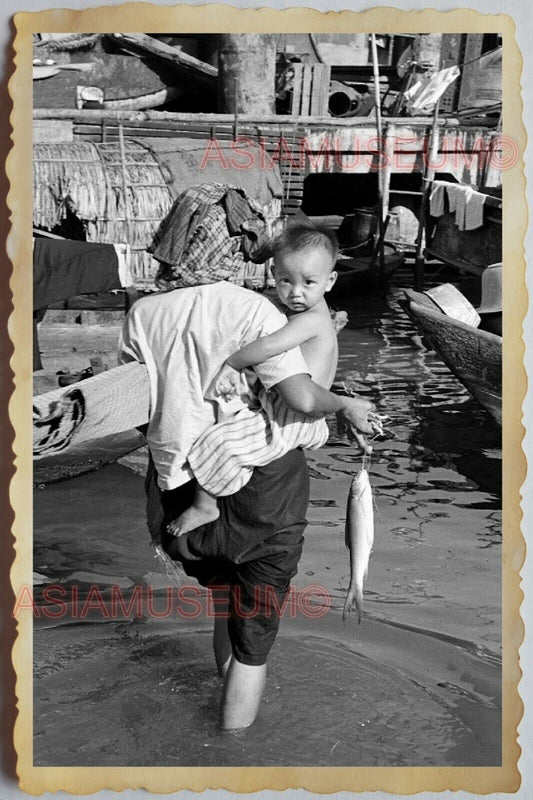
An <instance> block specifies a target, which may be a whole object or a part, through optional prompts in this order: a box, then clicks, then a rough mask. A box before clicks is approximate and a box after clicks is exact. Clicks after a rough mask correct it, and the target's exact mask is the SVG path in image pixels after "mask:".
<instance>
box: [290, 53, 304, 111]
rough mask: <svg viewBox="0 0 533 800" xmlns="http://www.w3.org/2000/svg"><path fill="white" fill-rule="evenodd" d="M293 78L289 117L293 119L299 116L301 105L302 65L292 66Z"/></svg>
mask: <svg viewBox="0 0 533 800" xmlns="http://www.w3.org/2000/svg"><path fill="white" fill-rule="evenodd" d="M293 68H294V78H293V82H292V104H291V115H292V116H293V117H298V116H300V113H301V105H302V77H303V64H294V67H293Z"/></svg>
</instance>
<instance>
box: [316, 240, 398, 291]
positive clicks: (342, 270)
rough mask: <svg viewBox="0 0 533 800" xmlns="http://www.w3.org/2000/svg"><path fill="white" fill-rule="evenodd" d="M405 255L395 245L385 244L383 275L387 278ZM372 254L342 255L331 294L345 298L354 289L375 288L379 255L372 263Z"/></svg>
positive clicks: (377, 281)
mask: <svg viewBox="0 0 533 800" xmlns="http://www.w3.org/2000/svg"><path fill="white" fill-rule="evenodd" d="M345 252H346V251H345ZM404 259H405V256H404V254H403V253H398V252H397V251H396V250H395V249H394V248H393V247H389V246H385V259H384V270H383V277H384V278H387V277H389V276H390V275H391V273H392V272H393V271H394V270H395V269H396V268H397V267H399V266H400V265H401V264H403V262H404ZM372 261H373V259H372V256H371V255H361V256H355V255H354V256H353V257H352V256H347V257H341V258H339V259H338V260H337V263H336V264H335V269H336V271H337V274H338V277H337V281H336V283H335V285H334V287H333V289H332V290H331V296H335V297H336V298H340V297H342V298H343V299H345V300H346V299H348V298H349V293H351V292H353V291H359V292H360V291H369V290H371V289H375V288H376V287H377V286H378V284H379V277H380V274H379V255H378V257H377V258H376V259H375V261H374V263H372Z"/></svg>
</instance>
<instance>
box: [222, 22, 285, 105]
mask: <svg viewBox="0 0 533 800" xmlns="http://www.w3.org/2000/svg"><path fill="white" fill-rule="evenodd" d="M275 82H276V36H275V35H272V34H259V33H222V34H220V46H219V51H218V105H219V112H221V113H226V114H227V113H229V114H259V115H263V114H274V113H275V111H276V101H275Z"/></svg>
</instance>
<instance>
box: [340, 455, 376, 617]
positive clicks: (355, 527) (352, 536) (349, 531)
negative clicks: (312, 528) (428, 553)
mask: <svg viewBox="0 0 533 800" xmlns="http://www.w3.org/2000/svg"><path fill="white" fill-rule="evenodd" d="M365 459H366V456H363V463H362V466H361V469H360V470H359V472H358V473H357V475H355V476H354V478H353V479H352V483H351V485H350V491H349V493H348V504H347V507H346V528H345V543H346V547H347V548H348V550H349V551H350V585H349V587H348V591H347V593H346V599H345V601H344V608H343V611H342V618H343V619H344V620H345V619H346V617H347V615H348V614H349V613H350V612H351V610H352V608H353V605H354V603H355V607H356V610H357V621H358V622H361V614H362V611H363V583H364V581H365V580H366V577H367V575H368V563H369V561H370V553H371V552H372V547H373V545H374V509H373V507H372V488H371V486H370V479H369V475H368V470H367V469H366V466H365Z"/></svg>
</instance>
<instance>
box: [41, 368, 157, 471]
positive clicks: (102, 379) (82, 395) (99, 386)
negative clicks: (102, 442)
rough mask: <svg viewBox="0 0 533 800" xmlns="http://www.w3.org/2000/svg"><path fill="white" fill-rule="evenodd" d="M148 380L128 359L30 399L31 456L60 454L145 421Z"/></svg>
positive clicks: (143, 369) (145, 373) (144, 372)
mask: <svg viewBox="0 0 533 800" xmlns="http://www.w3.org/2000/svg"><path fill="white" fill-rule="evenodd" d="M149 412H150V381H149V378H148V371H147V369H146V366H145V365H144V364H139V363H138V362H136V361H134V362H131V363H129V364H123V365H122V366H120V367H116V368H114V369H111V370H108V371H107V372H102V373H100V374H99V375H95V376H94V378H87V379H86V380H84V381H79V382H78V383H73V384H72V385H71V386H69V387H68V388H65V389H54V390H53V391H51V392H46V394H41V395H37V396H36V397H34V398H33V457H34V459H39V458H44V457H45V456H50V455H53V454H54V453H64V452H65V451H66V450H67V448H69V447H71V446H73V445H77V444H80V443H81V442H86V441H90V440H91V439H98V438H101V437H103V436H107V435H109V434H113V433H121V432H123V431H128V430H130V429H131V428H136V427H138V426H139V425H145V424H146V423H147V422H148V418H149Z"/></svg>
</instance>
